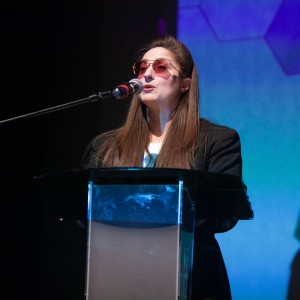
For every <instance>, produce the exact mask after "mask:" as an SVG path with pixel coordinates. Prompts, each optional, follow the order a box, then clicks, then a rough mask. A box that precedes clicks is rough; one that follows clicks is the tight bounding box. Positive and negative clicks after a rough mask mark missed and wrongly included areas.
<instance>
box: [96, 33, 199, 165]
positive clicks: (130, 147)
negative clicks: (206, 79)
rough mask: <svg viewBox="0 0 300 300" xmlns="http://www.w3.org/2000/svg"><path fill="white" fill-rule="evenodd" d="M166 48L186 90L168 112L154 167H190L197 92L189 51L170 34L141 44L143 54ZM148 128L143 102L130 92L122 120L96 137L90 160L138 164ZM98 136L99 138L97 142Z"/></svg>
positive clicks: (196, 130) (194, 145)
mask: <svg viewBox="0 0 300 300" xmlns="http://www.w3.org/2000/svg"><path fill="white" fill-rule="evenodd" d="M155 47H163V48H166V49H167V50H169V51H170V52H171V53H172V55H173V57H174V59H175V61H176V62H177V63H178V65H179V67H180V73H181V75H182V77H181V80H182V79H184V78H191V86H190V88H189V90H188V91H187V92H185V93H183V94H182V96H181V99H180V102H179V105H178V107H177V109H176V111H175V113H174V114H173V116H172V121H171V126H170V128H169V131H168V133H167V136H166V138H165V140H164V142H163V145H162V148H161V150H160V153H159V156H158V158H157V161H156V165H155V166H156V167H160V168H182V169H190V168H193V167H194V166H195V161H194V156H195V151H196V149H197V147H198V143H199V136H198V135H199V126H200V125H199V122H200V121H199V93H198V75H197V70H196V67H195V64H194V61H193V58H192V55H191V53H190V51H189V50H188V49H187V47H186V46H185V45H184V44H183V43H181V42H180V41H178V40H177V39H175V38H174V37H171V36H163V37H160V38H158V39H156V40H154V41H153V42H151V43H149V44H148V45H147V46H146V47H144V48H142V49H141V50H140V51H139V53H138V55H139V57H138V59H141V58H142V57H143V55H144V54H145V53H146V52H147V51H149V50H150V49H152V48H155ZM149 138H150V130H149V127H148V123H147V120H146V106H145V105H144V104H143V103H142V102H141V101H140V100H139V98H138V96H137V95H135V96H133V99H132V102H131V105H130V108H129V111H128V115H127V119H126V121H125V124H124V125H123V126H122V127H121V128H119V129H116V130H114V131H111V132H108V133H104V134H102V135H100V136H98V137H97V138H96V140H98V143H97V145H99V147H98V149H94V154H93V156H94V160H95V158H96V161H97V166H101V167H141V166H142V158H143V154H144V151H147V146H148V144H149ZM99 140H100V141H101V142H100V143H99ZM94 148H95V147H94ZM97 166H94V167H97Z"/></svg>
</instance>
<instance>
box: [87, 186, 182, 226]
mask: <svg viewBox="0 0 300 300" xmlns="http://www.w3.org/2000/svg"><path fill="white" fill-rule="evenodd" d="M93 199H97V200H96V201H93ZM181 208H182V183H181V182H179V184H154V185H149V184H147V185H146V184H127V185H123V184H113V185H111V184H108V185H98V184H93V183H90V184H89V207H88V209H89V211H88V218H89V219H90V220H93V221H97V222H103V223H118V224H131V223H132V224H136V223H138V224H144V226H147V225H150V224H151V225H152V224H157V225H161V226H163V225H173V224H181Z"/></svg>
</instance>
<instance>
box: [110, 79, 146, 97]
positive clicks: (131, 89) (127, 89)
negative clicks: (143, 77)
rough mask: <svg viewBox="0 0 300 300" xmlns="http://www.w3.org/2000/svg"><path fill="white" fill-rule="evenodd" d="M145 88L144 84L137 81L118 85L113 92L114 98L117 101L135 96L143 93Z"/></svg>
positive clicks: (133, 80) (132, 80)
mask: <svg viewBox="0 0 300 300" xmlns="http://www.w3.org/2000/svg"><path fill="white" fill-rule="evenodd" d="M143 88H144V86H143V84H142V82H141V81H140V80H139V79H137V78H134V79H131V80H130V81H129V82H126V83H123V84H120V85H118V86H117V87H116V88H115V89H114V90H113V91H112V92H111V94H112V96H113V97H114V98H116V99H125V98H127V97H129V96H130V95H133V94H139V93H141V92H142V90H143Z"/></svg>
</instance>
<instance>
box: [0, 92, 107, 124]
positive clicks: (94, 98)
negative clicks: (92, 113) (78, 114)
mask: <svg viewBox="0 0 300 300" xmlns="http://www.w3.org/2000/svg"><path fill="white" fill-rule="evenodd" d="M110 96H111V91H107V92H99V93H98V94H94V95H91V96H89V97H87V98H83V99H79V100H75V101H72V102H68V103H64V104H60V105H57V106H53V107H49V108H46V109H42V110H38V111H35V112H31V113H28V114H25V115H20V116H17V117H13V118H10V119H6V120H2V121H0V125H1V124H4V123H9V122H13V121H18V120H24V119H28V118H33V117H37V116H41V115H45V114H48V113H51V112H55V111H59V110H63V109H66V108H70V107H73V106H77V105H80V104H84V103H88V102H95V101H98V100H101V99H104V98H107V97H110Z"/></svg>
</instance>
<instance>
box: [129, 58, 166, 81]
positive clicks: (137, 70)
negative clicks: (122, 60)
mask: <svg viewBox="0 0 300 300" xmlns="http://www.w3.org/2000/svg"><path fill="white" fill-rule="evenodd" d="M150 65H152V68H153V70H154V72H155V73H157V74H163V73H164V72H167V71H168V67H169V62H168V61H167V60H165V59H156V60H155V61H154V62H153V63H148V61H140V62H137V63H135V65H134V66H133V71H134V74H135V75H137V76H138V77H142V76H143V75H144V74H145V72H146V71H147V69H148V68H149V66H150Z"/></svg>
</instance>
